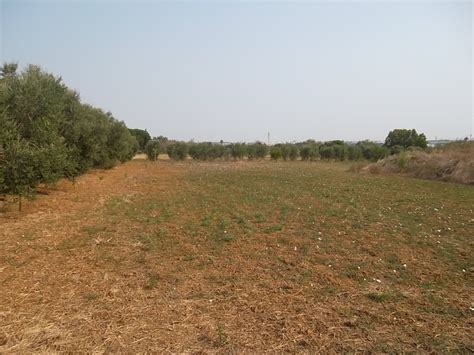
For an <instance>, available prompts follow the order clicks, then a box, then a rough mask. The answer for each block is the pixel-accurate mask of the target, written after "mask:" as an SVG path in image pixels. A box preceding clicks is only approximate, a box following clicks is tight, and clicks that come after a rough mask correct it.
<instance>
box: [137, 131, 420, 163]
mask: <svg viewBox="0 0 474 355" xmlns="http://www.w3.org/2000/svg"><path fill="white" fill-rule="evenodd" d="M426 146H427V142H426V137H425V135H424V134H418V133H417V132H416V131H415V130H407V129H395V130H393V131H391V132H390V133H389V135H388V136H387V139H386V141H385V144H380V143H376V142H372V141H368V140H365V141H360V142H357V143H348V142H344V141H342V140H333V141H328V142H316V141H314V140H307V141H305V142H299V143H279V144H275V145H272V146H267V145H266V144H264V143H261V142H257V143H253V144H246V143H231V144H223V143H212V142H203V143H194V142H188V143H186V142H177V141H169V140H168V139H167V138H166V137H162V136H160V137H157V138H155V139H151V140H149V141H148V143H147V144H146V147H145V152H146V154H147V156H148V159H150V160H156V159H157V158H158V154H160V153H167V154H168V155H169V157H170V158H171V159H174V160H184V159H186V158H187V157H188V156H189V157H191V158H192V159H194V160H215V159H227V160H231V159H232V160H242V159H245V158H247V159H249V160H254V159H263V158H265V157H266V156H267V155H270V158H271V159H272V160H280V159H281V160H297V159H301V160H304V161H315V160H328V161H331V160H333V161H345V160H353V161H357V160H369V161H377V160H380V159H383V158H385V157H387V156H388V155H390V154H396V153H399V152H400V151H402V150H404V149H408V148H410V149H411V148H414V147H417V148H421V149H424V148H426Z"/></svg>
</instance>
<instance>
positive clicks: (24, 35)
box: [0, 0, 474, 142]
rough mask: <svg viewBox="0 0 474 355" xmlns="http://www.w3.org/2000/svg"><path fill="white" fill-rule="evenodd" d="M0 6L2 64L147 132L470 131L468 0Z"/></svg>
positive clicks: (211, 135) (303, 135)
mask: <svg viewBox="0 0 474 355" xmlns="http://www.w3.org/2000/svg"><path fill="white" fill-rule="evenodd" d="M0 1H1V7H0V11H1V17H0V21H1V26H0V31H1V42H0V50H1V52H0V59H1V61H2V62H4V61H16V62H18V63H19V64H20V66H21V67H24V66H25V65H26V64H29V63H32V64H38V65H40V66H42V67H43V68H44V69H45V70H47V71H51V72H53V73H55V74H57V75H61V76H62V77H63V79H64V81H65V82H66V84H67V85H68V86H70V87H72V88H74V89H76V90H77V91H78V92H79V93H80V94H81V97H82V99H83V101H85V102H88V103H91V104H93V105H95V106H98V107H101V108H103V109H104V110H105V111H108V110H110V111H112V112H113V114H114V115H115V116H116V117H117V118H119V119H121V120H123V121H125V122H126V124H127V125H128V126H129V127H132V128H146V129H148V131H149V132H150V134H152V135H154V136H155V135H165V136H168V137H171V138H176V139H184V140H188V139H195V140H198V141H202V140H213V141H217V140H220V139H223V140H225V141H254V140H263V141H266V138H267V132H268V131H270V132H271V140H272V141H273V142H276V141H293V140H304V139H308V138H313V139H316V140H328V139H337V138H340V139H345V140H361V139H366V138H367V139H375V140H383V139H384V138H385V136H386V135H387V133H388V131H389V130H391V129H393V128H415V129H417V130H418V131H421V132H425V133H426V135H427V136H428V138H435V137H438V138H441V137H446V138H456V137H464V136H466V135H469V134H471V133H472V129H473V98H474V97H473V71H472V65H473V63H472V60H473V4H472V2H471V1H443V2H427V1H422V2H411V1H402V2H385V1H364V2H354V1H351V2H349V1H347V2H342V1H337V2H329V1H327V2H300V3H296V2H294V3H284V2H275V3H270V2H237V1H235V2H227V1H213V2H203V1H186V2H158V1H155V2H152V1H147V2H143V1H142V2H139V1H133V2H132V1H130V2H126V1H70V2H67V1H55V2H51V1H48V2H47V1H35V2H32V1H30V2H26V1H19V0H15V1H6V0H0Z"/></svg>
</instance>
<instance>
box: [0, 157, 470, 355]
mask: <svg viewBox="0 0 474 355" xmlns="http://www.w3.org/2000/svg"><path fill="white" fill-rule="evenodd" d="M346 170H347V165H344V164H337V163H332V164H331V163H305V162H286V163H274V162H238V163H228V162H219V163H217V162H216V163H196V162H182V163H173V162H169V161H159V162H157V163H150V162H146V161H143V160H135V161H132V162H129V163H127V164H124V165H122V166H120V167H117V168H115V169H113V170H110V171H95V172H92V173H90V174H87V175H85V176H83V177H81V178H80V179H79V180H78V182H77V183H76V186H72V185H71V184H70V183H68V182H62V183H60V184H59V185H58V187H57V188H56V189H55V190H53V191H51V192H50V194H49V195H44V196H43V195H42V196H39V197H38V198H37V200H35V201H31V202H27V203H25V207H24V212H23V213H21V214H20V213H18V212H16V211H15V207H14V206H12V207H11V208H9V209H7V210H6V211H4V212H3V214H0V289H1V294H0V352H16V353H25V352H32V351H34V352H78V351H79V352H80V351H87V352H144V351H150V352H153V351H155V352H211V353H215V352H250V353H255V352H262V351H269V352H283V351H290V352H316V351H320V352H358V351H360V352H441V351H448V352H450V351H451V352H469V351H472V350H473V348H474V345H473V341H472V326H473V311H472V309H471V308H472V307H473V304H472V302H473V298H472V294H473V284H472V276H473V272H474V269H473V267H474V265H473V260H472V255H473V241H472V230H473V227H474V214H473V210H472V206H473V205H474V203H473V202H474V190H473V189H472V187H470V186H462V185H455V184H445V183H440V182H433V181H424V180H415V179H403V178H400V177H397V176H370V175H360V174H354V173H350V172H347V171H346Z"/></svg>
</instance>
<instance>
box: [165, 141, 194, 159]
mask: <svg viewBox="0 0 474 355" xmlns="http://www.w3.org/2000/svg"><path fill="white" fill-rule="evenodd" d="M188 150H189V148H188V145H187V144H186V143H184V142H177V143H172V144H169V145H168V147H167V150H166V152H167V153H168V156H169V157H170V158H171V159H173V160H185V159H186V158H187V157H188Z"/></svg>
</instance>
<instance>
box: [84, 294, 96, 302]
mask: <svg viewBox="0 0 474 355" xmlns="http://www.w3.org/2000/svg"><path fill="white" fill-rule="evenodd" d="M83 297H84V299H85V300H86V301H88V302H91V301H94V300H96V299H97V298H99V295H98V294H97V293H94V292H87V293H85V294H84V296H83Z"/></svg>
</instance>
